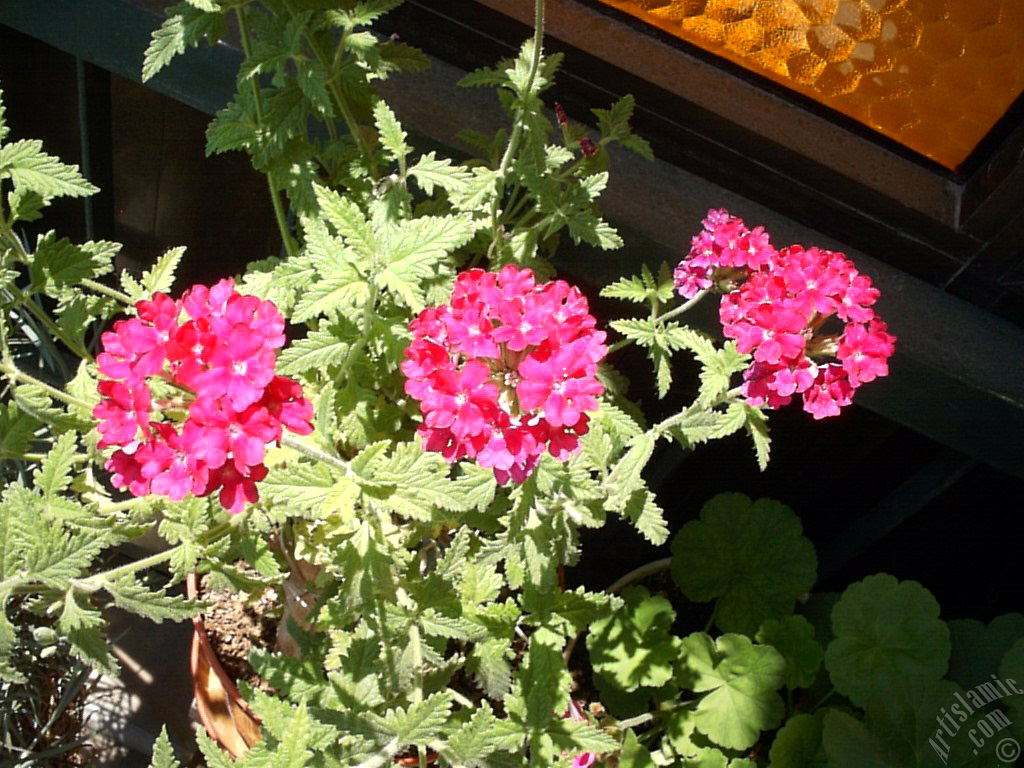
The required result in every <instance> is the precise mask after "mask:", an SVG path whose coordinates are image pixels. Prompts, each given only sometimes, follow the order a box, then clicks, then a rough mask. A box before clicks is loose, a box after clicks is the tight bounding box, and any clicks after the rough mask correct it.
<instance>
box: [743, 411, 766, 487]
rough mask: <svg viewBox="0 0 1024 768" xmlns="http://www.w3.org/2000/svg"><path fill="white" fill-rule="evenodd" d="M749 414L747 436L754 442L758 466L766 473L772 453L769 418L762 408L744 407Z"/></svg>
mask: <svg viewBox="0 0 1024 768" xmlns="http://www.w3.org/2000/svg"><path fill="white" fill-rule="evenodd" d="M743 407H744V408H745V409H746V413H747V423H746V428H747V434H749V435H750V438H751V439H752V440H753V441H754V450H755V451H756V453H757V466H758V467H760V468H761V471H762V472H764V470H765V469H767V468H768V457H769V454H770V452H771V438H770V437H769V435H768V416H767V415H766V414H765V413H764V411H762V410H761V409H760V408H755V407H754V406H752V405H744V406H743Z"/></svg>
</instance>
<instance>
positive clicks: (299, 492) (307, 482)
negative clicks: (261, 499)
mask: <svg viewBox="0 0 1024 768" xmlns="http://www.w3.org/2000/svg"><path fill="white" fill-rule="evenodd" d="M337 482H338V481H337V479H336V478H335V477H334V475H333V474H332V473H331V470H330V469H328V468H327V467H326V466H325V465H324V464H321V463H317V464H306V463H301V462H292V463H290V464H289V465H287V466H283V467H282V466H278V467H271V469H270V471H269V472H268V473H267V476H266V478H264V480H263V482H262V483H260V489H261V490H263V491H264V492H265V493H266V496H267V498H269V499H270V500H271V501H273V502H274V503H275V504H279V505H281V506H283V507H285V508H286V509H288V510H289V512H290V513H291V514H295V515H298V516H299V517H307V518H316V517H319V516H320V515H321V514H322V513H323V511H324V507H325V506H326V505H327V504H328V503H329V502H330V500H331V497H332V496H333V495H334V494H335V492H336V491H335V488H336V484H337Z"/></svg>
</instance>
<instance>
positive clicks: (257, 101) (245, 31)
mask: <svg viewBox="0 0 1024 768" xmlns="http://www.w3.org/2000/svg"><path fill="white" fill-rule="evenodd" d="M235 16H236V18H237V19H238V28H239V30H240V32H241V36H242V50H243V51H245V57H246V58H247V59H248V58H251V57H252V40H251V39H250V37H249V27H248V25H247V24H246V23H245V13H244V11H243V9H242V8H241V7H238V8H235ZM249 84H250V86H251V87H252V96H253V104H254V105H255V108H256V120H257V122H259V124H260V125H261V126H262V125H263V100H262V98H261V97H260V84H259V80H258V79H257V78H256V77H255V76H253V77H251V78H249ZM265 175H266V177H267V186H268V187H269V188H270V201H271V203H273V205H274V218H275V219H276V220H277V228H278V230H280V232H281V240H282V242H283V243H284V248H285V251H287V253H288V256H289V258H295V257H296V256H298V255H299V251H298V245H297V244H296V242H295V240H294V239H293V238H292V233H291V231H290V230H289V229H288V219H287V217H286V216H285V212H284V205H283V204H282V203H281V195H280V194H278V191H277V184H276V183H275V182H274V174H273V172H271V171H267V172H266V174H265Z"/></svg>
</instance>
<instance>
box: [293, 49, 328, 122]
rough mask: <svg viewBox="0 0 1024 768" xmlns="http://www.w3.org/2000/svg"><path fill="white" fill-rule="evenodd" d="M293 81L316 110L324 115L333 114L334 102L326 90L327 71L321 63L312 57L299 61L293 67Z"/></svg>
mask: <svg viewBox="0 0 1024 768" xmlns="http://www.w3.org/2000/svg"><path fill="white" fill-rule="evenodd" d="M295 81H296V82H297V83H298V84H299V88H300V90H301V91H302V94H303V95H304V96H305V97H306V99H308V101H309V103H310V104H312V105H313V106H314V107H315V108H316V110H317V111H318V112H320V113H321V114H322V115H324V116H326V117H331V116H332V115H333V114H334V104H333V103H332V102H331V96H330V94H329V93H328V91H327V71H326V70H325V69H324V65H323V64H321V63H320V62H319V61H316V60H314V59H306V60H305V61H299V62H298V63H297V64H296V67H295Z"/></svg>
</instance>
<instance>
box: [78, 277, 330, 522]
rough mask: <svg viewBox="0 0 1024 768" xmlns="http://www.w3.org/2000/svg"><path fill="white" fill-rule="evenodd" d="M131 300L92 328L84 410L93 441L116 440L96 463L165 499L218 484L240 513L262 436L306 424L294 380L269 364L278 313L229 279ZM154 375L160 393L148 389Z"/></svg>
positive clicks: (302, 430)
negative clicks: (93, 386) (92, 380)
mask: <svg viewBox="0 0 1024 768" xmlns="http://www.w3.org/2000/svg"><path fill="white" fill-rule="evenodd" d="M136 311H137V312H138V317H134V318H130V319H128V320H121V321H119V322H117V323H115V324H114V328H113V330H112V331H108V332H107V333H104V334H103V336H102V342H103V352H102V353H101V354H100V355H99V356H98V358H97V365H98V368H99V371H100V374H101V375H102V376H105V377H106V378H104V379H102V380H101V381H100V382H99V385H98V388H99V392H100V395H101V396H102V399H101V400H100V403H99V404H98V405H97V406H96V407H95V408H94V409H93V416H94V417H95V418H96V419H97V421H98V424H97V429H98V431H99V433H100V435H101V437H100V442H99V446H100V448H106V447H109V446H114V445H116V446H120V448H119V449H118V450H117V451H116V452H115V453H114V454H113V456H112V457H111V458H110V459H109V460H108V461H107V463H106V468H107V470H108V471H110V472H111V473H112V482H113V484H114V486H115V487H117V488H127V489H128V490H129V491H130V492H131V493H132V494H134V495H136V496H145V495H148V494H151V493H153V494H157V495H160V496H166V497H168V498H169V499H171V500H173V501H179V500H181V499H183V498H185V496H187V495H189V494H194V495H196V496H206V495H209V494H211V493H213V492H214V491H217V490H219V491H220V502H221V504H222V505H223V506H224V507H226V508H227V509H229V510H230V511H231V512H233V513H236V512H240V511H241V510H242V508H243V507H244V505H245V503H246V502H247V501H248V502H253V501H256V500H257V499H258V498H259V494H258V492H257V489H256V483H258V482H259V481H260V480H262V479H263V478H264V477H265V476H266V474H267V470H266V467H265V466H263V459H264V454H265V451H266V446H267V444H268V443H272V442H277V441H280V439H281V435H282V432H283V428H284V427H286V428H287V429H289V430H290V431H292V432H295V433H297V434H302V435H305V434H309V433H310V432H311V431H312V426H311V424H310V420H311V419H312V415H313V408H312V405H311V404H310V403H309V401H308V400H306V399H305V398H304V397H303V396H302V387H301V386H300V385H299V384H298V382H295V381H293V380H291V379H289V378H286V377H284V376H277V375H275V373H274V364H275V359H276V350H277V349H279V348H280V347H281V346H283V345H284V341H285V337H284V318H283V317H282V316H281V313H280V312H278V310H277V308H276V307H275V306H274V305H273V303H272V302H269V301H262V300H260V299H258V298H256V297H255V296H243V295H241V294H239V293H237V292H236V291H235V289H234V283H233V281H231V280H222V281H220V282H219V283H217V284H216V285H214V286H212V287H211V288H207V287H206V286H203V285H197V286H195V287H193V288H192V289H191V290H189V291H186V293H185V294H184V295H183V296H182V298H181V299H180V300H178V301H175V300H174V299H171V298H170V297H169V296H166V295H164V294H161V293H158V294H156V295H154V296H153V298H152V299H151V300H150V301H140V302H138V303H137V304H136ZM157 385H159V386H160V387H161V388H162V389H161V390H159V391H170V392H171V393H172V396H171V397H169V398H167V399H164V400H159V399H158V400H154V397H153V389H154V387H155V386H157ZM161 417H162V418H161Z"/></svg>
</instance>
